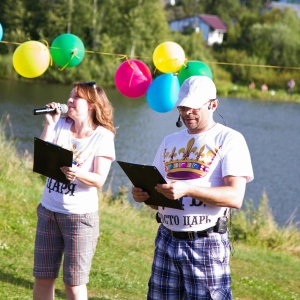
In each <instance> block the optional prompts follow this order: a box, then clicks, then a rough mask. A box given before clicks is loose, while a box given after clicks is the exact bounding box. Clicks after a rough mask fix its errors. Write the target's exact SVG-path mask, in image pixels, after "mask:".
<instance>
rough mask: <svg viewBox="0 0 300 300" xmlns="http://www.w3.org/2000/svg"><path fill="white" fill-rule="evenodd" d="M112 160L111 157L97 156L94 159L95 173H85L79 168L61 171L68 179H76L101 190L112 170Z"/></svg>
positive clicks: (68, 168)
mask: <svg viewBox="0 0 300 300" xmlns="http://www.w3.org/2000/svg"><path fill="white" fill-rule="evenodd" d="M111 163H112V159H111V158H110V157H104V156H96V157H95V159H94V171H93V172H89V171H84V170H82V169H81V168H79V167H76V166H72V167H62V168H61V171H62V172H63V173H64V174H65V175H66V178H67V179H69V180H71V181H73V180H75V179H77V180H79V181H81V182H82V183H84V184H86V185H89V186H95V187H97V188H101V187H102V186H103V185H104V183H105V180H106V178H107V175H108V173H109V170H110V166H111Z"/></svg>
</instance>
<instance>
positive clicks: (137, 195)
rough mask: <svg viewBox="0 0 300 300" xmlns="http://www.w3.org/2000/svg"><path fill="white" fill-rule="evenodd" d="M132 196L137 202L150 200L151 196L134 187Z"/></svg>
mask: <svg viewBox="0 0 300 300" xmlns="http://www.w3.org/2000/svg"><path fill="white" fill-rule="evenodd" d="M131 194H132V197H133V199H134V201H136V202H145V201H146V200H148V199H149V194H148V193H147V192H144V191H143V190H142V189H141V188H138V187H135V186H133V187H132V189H131Z"/></svg>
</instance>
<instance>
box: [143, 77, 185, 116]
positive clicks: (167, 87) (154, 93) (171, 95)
mask: <svg viewBox="0 0 300 300" xmlns="http://www.w3.org/2000/svg"><path fill="white" fill-rule="evenodd" d="M179 89H180V84H179V80H178V77H177V76H176V75H175V74H173V73H166V74H163V75H159V76H157V77H156V78H155V79H154V80H153V81H152V82H151V84H150V85H149V88H148V90H147V93H146V100H147V102H148V105H149V106H150V107H151V108H152V109H153V110H155V111H156V112H160V113H165V112H168V111H170V110H172V109H173V108H174V106H175V104H176V102H177V99H178V94H179Z"/></svg>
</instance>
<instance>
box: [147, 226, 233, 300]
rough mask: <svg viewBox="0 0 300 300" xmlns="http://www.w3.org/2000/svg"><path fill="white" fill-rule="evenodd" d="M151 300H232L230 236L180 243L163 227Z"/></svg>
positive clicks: (149, 295)
mask: <svg viewBox="0 0 300 300" xmlns="http://www.w3.org/2000/svg"><path fill="white" fill-rule="evenodd" d="M155 245H156V249H155V253H154V260H153V265H152V275H151V277H150V280H149V284H148V285H149V290H148V297H147V299H148V300H158V299H159V300H167V299H168V300H211V299H213V300H231V299H232V294H231V289H230V282H231V278H230V268H229V257H230V245H229V238H228V235H227V234H219V233H210V234H209V237H205V238H199V239H195V240H177V239H174V238H173V237H172V236H171V234H170V233H169V232H168V231H167V230H166V229H165V227H164V226H163V225H160V227H159V230H158V234H157V237H156V239H155Z"/></svg>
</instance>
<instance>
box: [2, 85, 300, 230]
mask: <svg viewBox="0 0 300 300" xmlns="http://www.w3.org/2000/svg"><path fill="white" fill-rule="evenodd" d="M70 89H71V86H61V85H41V84H28V83H10V82H0V91H1V92H0V95H1V97H0V116H2V115H3V114H4V113H5V112H7V113H9V115H10V119H11V122H12V127H13V134H14V136H15V137H16V138H17V140H18V148H19V149H20V151H22V150H24V149H27V150H28V151H30V152H33V138H34V136H39V135H40V133H41V130H42V124H43V120H44V117H43V116H33V115H32V109H33V108H38V107H43V106H44V104H45V103H48V102H51V101H57V102H61V103H65V102H66V99H67V97H68V95H69V93H70ZM107 94H108V97H109V99H110V100H111V102H112V103H113V106H114V109H115V125H116V127H118V130H117V136H116V141H115V144H116V154H117V159H118V160H122V161H130V162H135V163H141V164H151V163H152V160H153V158H154V155H155V153H156V149H157V147H158V145H159V144H160V142H161V140H162V138H163V137H164V136H165V135H166V134H169V133H171V132H173V131H177V130H180V129H178V128H177V127H176V126H175V123H176V121H177V118H178V113H177V111H175V110H174V111H172V112H169V113H164V114H162V113H156V112H154V111H153V110H151V109H150V108H149V106H148V105H147V103H146V100H145V98H138V99H128V98H126V97H123V96H122V95H120V94H119V93H118V92H117V91H116V90H108V91H107ZM218 112H219V113H220V114H221V115H222V116H223V117H224V120H225V122H226V124H227V126H229V127H232V128H234V129H236V130H238V131H240V132H241V133H243V135H244V136H245V138H246V140H247V143H248V146H249V149H250V152H251V157H252V163H253V168H254V175H255V179H254V181H253V182H251V183H250V184H248V186H247V191H246V199H252V200H253V202H254V204H255V205H257V204H258V203H259V201H260V199H261V196H262V194H263V192H264V191H266V193H267V195H268V198H269V205H270V206H271V208H272V211H273V214H274V216H275V219H276V221H277V222H278V223H279V224H284V223H285V222H286V221H287V220H288V218H289V217H290V216H291V215H292V214H293V212H296V215H295V220H297V221H300V217H299V212H298V211H297V209H298V210H299V206H300V204H299V203H300V201H299V200H300V196H299V195H300V184H299V178H300V169H299V167H298V165H299V161H300V151H299V146H300V137H299V128H300V118H299V116H300V105H299V104H293V103H275V102H268V103H263V102H258V101H250V100H238V99H220V105H219V109H218ZM216 120H217V121H218V122H220V123H223V120H222V118H221V117H220V116H218V115H216ZM108 185H110V186H111V188H112V190H113V191H114V192H117V191H118V188H119V187H120V186H121V185H125V186H128V187H130V186H131V185H130V182H129V181H128V179H127V177H126V176H125V175H124V173H123V171H122V170H121V169H120V167H119V166H118V164H117V163H116V162H114V163H113V165H112V168H111V172H110V174H109V178H108V181H107V184H106V186H105V188H107V187H108Z"/></svg>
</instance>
